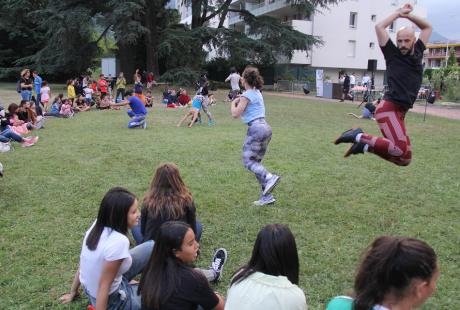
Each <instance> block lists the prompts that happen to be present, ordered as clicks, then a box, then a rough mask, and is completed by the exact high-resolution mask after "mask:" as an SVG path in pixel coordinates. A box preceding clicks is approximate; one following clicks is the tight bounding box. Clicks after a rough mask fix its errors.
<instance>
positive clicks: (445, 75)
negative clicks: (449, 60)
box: [432, 66, 460, 102]
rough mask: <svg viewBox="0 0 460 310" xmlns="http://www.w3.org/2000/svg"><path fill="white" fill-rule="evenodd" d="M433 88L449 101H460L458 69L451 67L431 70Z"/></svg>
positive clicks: (459, 69) (459, 68)
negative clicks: (440, 91)
mask: <svg viewBox="0 0 460 310" xmlns="http://www.w3.org/2000/svg"><path fill="white" fill-rule="evenodd" d="M432 80H433V82H434V88H435V89H438V90H442V94H443V95H444V96H445V98H446V99H447V100H449V101H454V102H459V101H460V67H458V66H451V67H444V68H440V69H433V70H432Z"/></svg>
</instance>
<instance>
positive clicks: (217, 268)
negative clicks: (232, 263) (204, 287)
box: [211, 248, 227, 283]
mask: <svg viewBox="0 0 460 310" xmlns="http://www.w3.org/2000/svg"><path fill="white" fill-rule="evenodd" d="M226 262H227V250H226V249H224V248H219V249H217V250H216V252H214V256H213V258H212V263H211V269H212V270H214V272H215V273H216V277H215V278H214V280H212V281H211V282H213V283H217V282H219V280H220V279H221V278H222V271H223V269H224V265H225V263H226Z"/></svg>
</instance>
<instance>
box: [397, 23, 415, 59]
mask: <svg viewBox="0 0 460 310" xmlns="http://www.w3.org/2000/svg"><path fill="white" fill-rule="evenodd" d="M396 42H397V44H398V48H399V50H400V51H401V54H403V55H407V54H408V53H412V51H413V49H414V44H415V31H414V29H413V28H411V27H402V28H400V29H399V30H398V32H397V33H396Z"/></svg>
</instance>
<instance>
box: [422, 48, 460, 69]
mask: <svg viewBox="0 0 460 310" xmlns="http://www.w3.org/2000/svg"><path fill="white" fill-rule="evenodd" d="M450 49H454V50H455V56H456V57H457V63H458V65H459V66H460V42H450V41H448V42H436V43H429V44H427V45H426V51H425V55H424V63H425V68H441V67H445V66H446V62H447V59H448V58H449V50H450Z"/></svg>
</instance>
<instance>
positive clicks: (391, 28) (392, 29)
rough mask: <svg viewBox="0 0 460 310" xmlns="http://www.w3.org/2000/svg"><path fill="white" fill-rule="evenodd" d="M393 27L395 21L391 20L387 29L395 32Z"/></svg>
mask: <svg viewBox="0 0 460 310" xmlns="http://www.w3.org/2000/svg"><path fill="white" fill-rule="evenodd" d="M395 27H396V22H395V21H393V22H392V23H391V25H390V26H389V27H388V30H390V32H395Z"/></svg>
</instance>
